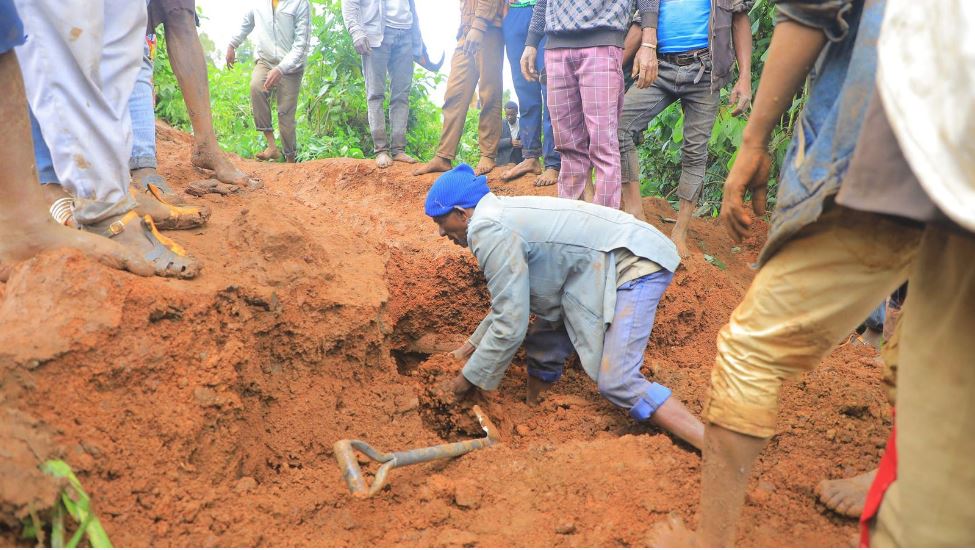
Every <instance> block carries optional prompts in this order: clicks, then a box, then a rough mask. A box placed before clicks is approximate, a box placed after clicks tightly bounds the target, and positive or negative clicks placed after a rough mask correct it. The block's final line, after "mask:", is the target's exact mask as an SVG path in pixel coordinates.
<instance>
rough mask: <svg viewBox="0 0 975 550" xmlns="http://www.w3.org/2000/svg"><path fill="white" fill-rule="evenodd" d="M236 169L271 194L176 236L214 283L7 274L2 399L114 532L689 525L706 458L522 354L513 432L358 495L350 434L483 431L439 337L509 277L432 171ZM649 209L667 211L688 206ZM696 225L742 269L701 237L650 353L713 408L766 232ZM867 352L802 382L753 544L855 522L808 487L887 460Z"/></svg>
mask: <svg viewBox="0 0 975 550" xmlns="http://www.w3.org/2000/svg"><path fill="white" fill-rule="evenodd" d="M159 145H160V169H161V172H162V173H163V175H165V176H166V177H167V178H168V179H169V181H170V182H171V183H173V184H174V186H175V187H176V188H178V189H181V188H183V187H185V186H186V185H187V184H188V183H190V182H191V181H193V180H195V179H199V177H200V174H197V173H196V172H194V170H193V169H192V168H191V167H190V165H189V162H188V159H189V151H190V148H189V142H188V140H187V137H186V136H184V135H182V134H180V133H178V132H175V131H173V130H171V129H169V128H166V127H164V126H160V127H159ZM242 164H243V166H244V167H245V168H246V169H247V170H249V171H251V172H252V173H255V174H256V175H258V176H259V177H261V178H262V179H263V180H264V183H265V185H266V188H265V189H264V190H261V191H258V192H254V193H250V194H245V195H242V196H234V197H217V196H208V197H206V198H204V199H202V201H203V202H206V203H207V204H209V205H210V207H211V208H212V210H213V216H212V218H211V221H210V224H209V225H208V226H207V227H206V228H204V229H202V230H199V231H189V232H173V233H170V234H171V235H172V236H173V238H175V239H176V240H177V241H178V242H180V243H181V244H183V245H184V246H186V247H187V249H189V250H190V251H192V252H193V253H194V254H195V255H197V256H199V257H200V258H201V259H202V260H203V261H204V264H205V270H204V272H203V275H202V276H201V277H200V278H199V279H198V280H196V281H189V282H187V281H171V280H162V279H154V278H153V279H142V278H138V277H134V276H131V275H128V274H120V273H117V272H115V271H112V270H110V269H107V268H104V267H102V266H100V265H98V264H96V263H94V262H92V261H90V260H88V259H86V258H84V257H82V256H80V255H79V254H77V253H73V252H69V251H56V252H49V253H46V254H43V255H41V256H39V257H37V258H35V259H33V260H30V261H28V262H25V263H23V264H21V265H20V266H18V267H17V268H16V269H15V270H14V272H13V275H12V276H11V278H10V280H9V281H8V282H7V283H6V284H0V406H2V407H3V409H2V410H3V411H10V412H5V414H8V415H14V416H16V418H18V419H20V420H19V423H18V424H17V426H18V427H17V430H18V431H17V434H18V435H17V437H19V438H20V439H19V441H25V442H26V443H24V445H26V447H24V448H31V449H40V450H41V451H39V452H40V454H44V455H47V456H44V457H40V456H38V457H37V458H38V459H41V458H48V457H51V456H59V457H63V458H65V459H66V460H67V461H68V462H69V463H70V464H71V465H72V466H73V467H74V468H75V469H76V471H77V472H78V474H79V477H80V479H81V481H82V483H83V484H84V485H85V487H86V489H87V490H88V491H89V493H91V495H92V497H93V500H94V503H95V508H96V511H97V513H98V514H99V516H100V517H101V519H102V522H103V523H104V525H105V527H106V529H107V531H108V533H109V535H110V536H111V537H112V540H113V542H114V543H115V544H116V545H118V546H123V545H124V546H212V545H220V546H245V545H269V546H271V545H273V546H354V545H355V546H358V545H365V546H371V545H378V546H428V545H429V546H495V545H497V546H512V545H517V546H546V545H553V546H619V545H623V546H631V545H644V544H646V542H647V541H646V536H647V533H648V531H649V527H650V525H651V524H652V523H653V522H655V521H658V520H661V519H664V518H666V517H667V516H668V515H669V514H677V515H679V516H681V517H683V518H684V519H685V520H686V521H688V522H689V523H691V524H692V525H694V524H695V518H694V512H695V510H696V507H697V503H696V498H697V493H698V488H699V478H700V458H699V455H697V454H696V453H694V452H691V451H689V450H688V449H687V447H686V446H682V445H677V444H675V442H674V441H672V440H671V438H670V437H668V436H666V435H664V434H660V433H658V432H656V431H655V430H653V429H652V428H648V427H646V426H641V425H637V424H634V423H633V422H631V421H630V420H629V418H628V416H627V415H626V413H625V412H624V411H620V410H618V409H615V408H614V407H612V406H611V405H610V404H608V403H607V402H606V401H605V400H603V399H602V398H601V397H600V396H599V394H598V392H597V391H596V388H595V384H594V383H593V382H592V381H591V380H589V378H588V377H587V376H586V375H585V373H584V372H583V371H582V370H581V369H580V368H579V366H578V364H577V361H571V362H570V365H569V366H568V368H567V371H566V375H565V377H564V378H563V380H562V381H560V382H559V384H558V385H557V386H556V387H555V388H554V389H553V390H552V392H551V394H550V395H549V396H548V398H547V399H546V400H545V401H544V402H543V403H542V404H541V405H539V406H537V407H535V408H530V407H528V406H527V405H525V403H524V397H525V388H524V381H525V376H526V373H525V366H524V357H523V353H519V354H518V355H517V356H516V358H515V361H514V363H513V364H512V366H511V368H510V369H509V371H508V374H507V376H506V378H505V380H504V382H503V383H502V386H501V388H500V390H499V391H498V392H494V393H492V394H489V395H487V396H485V397H483V398H481V401H480V404H481V406H482V408H484V410H485V411H486V412H487V414H488V415H489V416H490V417H491V418H492V419H493V420H494V422H495V423H496V424H497V425H498V427H499V429H500V431H501V434H502V442H501V443H500V444H499V445H496V446H495V447H492V448H490V449H485V450H479V451H476V452H474V453H471V454H469V455H466V456H464V457H462V458H459V459H455V460H451V461H441V462H436V463H430V464H425V465H417V466H411V467H408V468H402V469H396V470H394V471H393V473H392V474H391V475H390V478H389V482H390V483H389V485H387V487H386V488H385V489H384V490H383V491H381V492H380V493H379V494H378V495H376V496H375V497H374V498H372V499H368V500H357V499H354V498H352V497H351V496H350V495H349V494H348V489H347V488H346V486H345V484H344V482H343V480H342V478H341V475H340V472H339V469H338V466H337V465H336V461H335V458H334V456H333V451H332V444H333V443H334V442H335V441H336V440H338V439H343V438H358V439H363V440H365V441H368V442H369V443H371V444H373V445H375V446H376V447H377V448H379V449H381V450H387V451H392V450H403V449H409V448H413V447H421V446H426V445H431V444H438V443H442V442H445V441H456V440H460V439H465V438H468V437H480V436H481V435H483V434H482V432H481V430H480V427H479V426H478V424H477V421H476V419H475V418H474V416H473V415H472V414H471V413H470V408H469V407H470V404H464V405H458V404H455V403H453V402H452V400H451V399H450V398H449V397H447V394H446V393H445V389H444V386H443V384H444V383H446V382H447V381H448V380H449V379H450V377H451V376H453V375H454V373H456V371H457V369H458V368H459V367H460V365H459V364H458V363H456V362H455V361H454V360H453V359H452V358H450V357H449V356H447V355H446V352H448V351H450V350H451V349H454V348H455V347H457V346H459V345H460V344H461V343H462V342H463V340H464V338H465V337H466V335H468V334H470V332H471V331H472V330H473V329H474V328H475V326H476V325H477V323H478V322H479V321H480V319H481V318H482V316H483V315H484V314H485V313H486V311H487V309H488V305H489V296H488V293H487V290H486V288H485V286H484V281H483V278H482V276H481V274H480V272H479V271H478V269H477V266H476V263H475V262H474V260H473V258H472V257H471V256H470V254H469V253H468V252H466V251H464V250H461V249H459V248H456V247H454V246H453V245H451V244H450V243H448V242H447V241H445V240H444V239H440V238H438V236H437V235H436V231H435V226H434V225H433V223H431V222H430V221H429V220H428V219H426V218H425V217H424V216H423V215H422V208H421V205H422V199H423V195H424V193H425V191H426V188H427V187H428V186H429V183H430V181H432V177H431V176H428V177H419V178H415V177H412V176H409V175H407V174H408V168H402V167H399V166H396V167H394V168H392V169H390V170H387V171H384V172H380V171H378V170H376V169H375V168H374V165H373V164H372V163H370V162H368V161H353V160H346V159H335V160H326V161H316V162H310V163H304V164H300V165H297V166H291V165H280V164H266V163H261V164H258V163H249V162H243V163H242ZM491 184H492V186H493V187H494V188H495V190H496V191H497V192H499V193H504V194H519V193H521V194H536V193H547V194H551V193H553V192H554V190H552V189H542V190H538V189H536V188H534V187H533V186H532V185H531V181H530V179H529V178H525V179H523V180H519V181H515V182H510V183H506V184H504V185H503V186H499V185H496V182H494V181H492V182H491ZM645 207H646V210H647V212H648V214H649V215H650V217H651V222H653V223H655V224H656V225H658V226H659V227H661V228H662V230H664V231H669V228H668V227H667V224H666V223H664V221H663V219H664V218H667V217H671V216H672V211H670V210H669V206H667V205H666V203H664V202H662V201H653V200H647V201H646V203H645ZM691 236H692V239H693V242H694V244H696V245H697V247H698V248H700V249H701V250H702V251H703V252H706V253H708V254H711V255H714V256H716V257H718V258H720V259H721V260H722V262H723V263H724V264H725V265H726V266H727V267H726V269H719V268H718V267H715V266H714V265H711V264H709V263H707V262H705V261H704V260H703V259H700V258H701V257H700V255H698V256H696V257H695V258H693V259H692V260H691V261H689V262H688V263H687V265H686V268H685V269H682V270H681V271H680V272H678V274H677V275H676V277H675V280H674V283H673V285H672V287H671V288H670V289H669V290H668V292H667V294H666V295H665V296H664V298H663V300H662V301H661V304H660V309H659V312H658V315H657V322H656V326H655V328H654V333H653V336H652V338H651V343H650V346H649V348H648V350H647V352H646V363H645V365H646V366H645V369H646V372H647V373H648V375H651V376H653V377H655V379H656V380H658V381H660V382H661V383H664V384H665V385H668V386H669V387H671V388H672V389H673V390H674V394H675V396H677V397H679V398H680V399H681V400H683V401H684V402H685V403H686V404H687V405H688V407H689V408H690V409H691V411H692V412H694V413H699V412H700V410H701V407H702V405H703V401H704V399H705V397H706V391H707V385H708V375H709V372H710V367H711V361H712V360H713V357H714V352H715V346H714V337H715V335H716V333H717V330H718V329H719V328H720V326H721V324H722V323H723V322H724V321H725V320H726V319H727V318H728V315H729V314H730V312H731V310H732V309H733V308H734V306H735V305H736V304H737V303H738V301H739V300H740V298H741V296H742V295H743V293H744V291H745V289H746V288H747V286H748V284H749V282H750V280H751V276H752V273H751V271H750V270H749V268H748V265H749V263H750V262H752V261H753V260H754V258H755V255H756V253H757V251H758V249H759V248H760V246H761V238H760V237H755V238H754V239H753V240H752V241H749V242H746V243H744V244H743V245H742V246H741V247H740V248H739V247H733V243H731V242H730V241H729V240H728V239H727V238H726V237H724V235H723V234H722V233H721V231H720V229H719V228H717V227H716V225H714V224H712V223H710V222H706V221H702V220H695V221H694V223H693V224H692V227H691ZM874 356H875V354H874V353H873V352H872V351H871V350H869V349H865V348H857V347H851V346H846V347H842V348H841V349H839V350H837V351H836V352H834V353H833V354H832V355H830V357H829V358H827V360H826V361H825V362H824V364H823V365H822V366H820V368H819V369H817V370H816V371H814V372H812V373H810V374H808V375H806V376H804V377H803V378H802V379H800V380H799V381H798V382H796V383H793V384H789V385H787V387H786V389H785V392H784V396H783V399H782V412H781V414H780V422H779V433H778V434H777V435H776V436H775V437H774V438H773V439H772V441H771V443H770V445H769V448H768V450H767V451H766V452H765V453H764V454H763V455H762V457H761V459H760V461H759V464H758V465H757V467H756V471H757V473H758V474H759V475H760V478H757V479H755V480H753V482H752V484H751V486H750V489H749V495H748V501H747V504H746V509H745V515H744V521H743V525H745V526H746V529H744V530H743V532H742V534H741V535H740V537H739V541H738V542H739V543H740V544H745V545H752V546H756V545H757V546H780V545H783V546H845V545H847V544H849V542H850V540H851V538H852V537H853V536H854V534H855V533H856V525H855V522H854V521H851V520H846V519H842V518H840V517H838V516H835V515H832V514H830V513H828V512H825V511H824V509H823V507H822V506H821V505H819V504H817V502H816V501H815V497H814V493H813V488H814V487H815V485H816V483H817V482H818V481H819V480H820V479H821V478H823V477H826V476H841V475H850V474H854V473H859V472H861V471H865V470H867V469H869V468H872V467H874V465H875V464H876V461H877V459H878V456H879V454H880V452H881V451H882V447H883V444H884V442H885V440H886V436H887V433H888V431H889V428H890V413H889V411H888V408H887V406H886V400H885V397H884V392H883V389H882V387H881V384H880V372H879V370H878V369H877V368H876V367H875V366H873V364H872V362H871V360H872V359H873V357H874ZM17 456H18V457H20V458H18V459H17V460H16V461H10V460H5V459H4V458H0V471H3V472H4V478H5V479H4V482H5V483H6V482H8V481H9V480H10V479H11V476H15V475H20V474H23V475H24V476H25V477H24V479H27V477H26V476H32V477H30V479H32V480H34V479H36V476H34V471H33V469H32V465H31V464H29V461H25V460H23V457H24V456H26V455H24V454H23V453H20V454H18V455H17ZM42 481H43V480H41V481H37V482H36V483H35V485H31V486H25V487H36V489H30V488H28V489H27V490H26V491H23V490H21V491H15V492H9V491H7V492H0V500H2V502H0V542H2V543H5V544H7V545H12V544H20V545H28V544H30V542H29V541H20V540H17V538H16V536H17V533H18V532H19V527H18V526H17V525H16V523H17V520H16V519H15V518H17V517H20V518H22V517H23V509H24V503H26V502H31V503H35V504H36V503H40V502H43V501H48V500H50V499H51V498H52V497H51V495H52V494H53V489H52V488H51V486H48V485H45V484H44V483H43V482H42ZM32 483H34V482H32ZM11 495H13V496H11ZM32 505H33V504H32Z"/></svg>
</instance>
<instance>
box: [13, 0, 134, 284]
mask: <svg viewBox="0 0 975 550" xmlns="http://www.w3.org/2000/svg"><path fill="white" fill-rule="evenodd" d="M24 38H25V36H24V32H23V26H22V24H21V21H20V17H19V15H18V13H17V10H16V8H15V7H14V4H13V2H12V1H11V0H0V119H2V120H3V121H4V126H5V129H4V132H2V133H0V151H3V152H4V155H5V156H6V161H5V162H4V169H3V170H0V194H2V195H3V197H4V200H3V201H2V202H0V234H2V235H3V238H2V239H0V281H6V280H7V277H8V275H9V270H10V267H12V265H13V264H15V263H17V262H21V261H23V260H27V259H29V258H31V257H33V256H34V255H35V254H38V253H40V252H43V251H45V250H54V249H58V248H65V247H67V248H76V249H78V250H81V251H83V252H85V253H87V254H90V255H91V256H93V257H94V258H96V259H98V260H99V261H101V262H102V263H104V264H106V265H109V266H111V267H115V268H117V269H128V270H129V271H132V272H133V273H138V274H141V275H151V274H152V273H153V269H152V266H150V265H149V264H148V263H146V262H145V261H144V260H142V259H141V258H140V257H139V254H137V253H136V251H135V250H132V249H131V248H128V247H124V246H122V245H120V244H119V243H117V242H114V241H112V240H111V239H106V238H103V237H100V236H98V235H93V234H91V233H88V232H84V231H76V230H74V229H68V228H66V227H63V226H60V225H58V224H57V223H55V222H54V220H52V219H51V217H50V216H49V215H48V213H47V203H46V201H45V199H44V195H43V193H42V191H41V186H39V185H37V179H36V177H35V176H34V173H33V163H32V162H31V160H32V159H33V157H34V155H33V153H32V142H31V130H30V126H31V124H30V121H29V120H28V108H27V98H26V94H25V91H24V81H23V79H22V76H21V68H20V64H19V63H18V62H17V55H16V54H15V53H14V51H13V48H14V47H15V46H19V45H20V44H23V43H24Z"/></svg>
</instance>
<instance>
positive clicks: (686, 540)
mask: <svg viewBox="0 0 975 550" xmlns="http://www.w3.org/2000/svg"><path fill="white" fill-rule="evenodd" d="M646 545H647V546H649V547H650V548H695V547H699V546H701V544H700V543H699V542H698V540H697V534H696V533H695V532H694V531H691V530H690V529H689V528H688V527H687V526H686V525H684V522H683V521H682V520H681V519H680V518H679V517H677V516H674V515H671V516H670V517H669V518H667V519H666V520H665V521H659V522H657V523H655V524H654V526H653V527H651V528H650V533H649V534H648V535H647V540H646Z"/></svg>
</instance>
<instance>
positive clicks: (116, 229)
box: [99, 210, 139, 239]
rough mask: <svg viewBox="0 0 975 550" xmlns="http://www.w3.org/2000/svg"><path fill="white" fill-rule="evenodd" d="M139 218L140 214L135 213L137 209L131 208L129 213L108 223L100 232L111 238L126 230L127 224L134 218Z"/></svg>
mask: <svg viewBox="0 0 975 550" xmlns="http://www.w3.org/2000/svg"><path fill="white" fill-rule="evenodd" d="M138 219H139V215H138V214H136V213H135V210H130V211H129V212H128V213H127V214H125V215H124V216H122V217H121V218H119V219H117V220H115V221H114V222H112V223H110V224H108V227H106V228H105V229H103V230H101V231H100V232H99V233H101V235H102V236H104V237H108V238H109V239H111V238H112V237H114V236H116V235H118V234H120V233H122V232H123V231H125V226H127V225H129V224H130V223H132V222H133V221H134V220H138Z"/></svg>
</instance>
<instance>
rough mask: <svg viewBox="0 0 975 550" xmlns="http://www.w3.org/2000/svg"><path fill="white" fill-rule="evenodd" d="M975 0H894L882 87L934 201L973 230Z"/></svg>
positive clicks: (882, 43)
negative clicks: (927, 0)
mask: <svg viewBox="0 0 975 550" xmlns="http://www.w3.org/2000/svg"><path fill="white" fill-rule="evenodd" d="M973 27H975V2H973V1H972V0H941V1H939V2H937V6H936V7H935V6H933V5H932V4H931V3H928V2H919V1H917V0H888V2H887V7H886V11H885V12H884V24H883V28H882V29H881V32H880V40H879V42H878V44H877V55H878V63H879V67H878V75H877V89H878V90H879V92H880V94H881V97H882V98H883V100H884V107H885V108H886V110H887V116H888V119H889V120H890V125H891V127H892V128H893V129H894V133H895V134H896V135H897V141H898V143H900V146H901V149H902V150H903V151H904V156H905V157H906V158H907V161H908V162H909V163H910V165H911V168H913V169H914V173H915V174H916V175H917V177H918V180H920V182H921V186H922V187H923V188H924V191H925V192H926V193H927V194H928V196H929V197H931V200H932V201H934V203H935V204H936V205H937V206H938V208H940V209H941V211H942V212H944V213H945V214H946V215H947V216H948V217H949V218H951V219H952V220H953V221H954V222H955V223H957V224H959V225H961V226H962V227H964V228H965V229H968V230H969V231H973V232H975V141H973V140H975V100H973V99H972V97H973V93H975V32H972V28H973Z"/></svg>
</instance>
